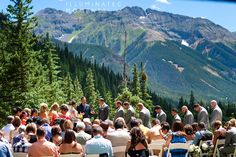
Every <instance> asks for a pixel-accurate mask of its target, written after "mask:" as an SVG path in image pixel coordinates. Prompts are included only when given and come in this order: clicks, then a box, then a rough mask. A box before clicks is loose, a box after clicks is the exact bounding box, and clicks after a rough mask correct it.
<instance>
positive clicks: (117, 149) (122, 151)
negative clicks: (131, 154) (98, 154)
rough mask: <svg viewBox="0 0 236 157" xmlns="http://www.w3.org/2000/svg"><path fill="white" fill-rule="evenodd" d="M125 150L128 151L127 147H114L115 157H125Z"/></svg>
mask: <svg viewBox="0 0 236 157" xmlns="http://www.w3.org/2000/svg"><path fill="white" fill-rule="evenodd" d="M125 149H126V146H115V147H112V150H113V154H114V157H116V156H121V155H122V156H125Z"/></svg>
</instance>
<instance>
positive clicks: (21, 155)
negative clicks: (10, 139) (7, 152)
mask: <svg viewBox="0 0 236 157" xmlns="http://www.w3.org/2000/svg"><path fill="white" fill-rule="evenodd" d="M13 156H14V157H28V154H27V153H20V152H14V153H13Z"/></svg>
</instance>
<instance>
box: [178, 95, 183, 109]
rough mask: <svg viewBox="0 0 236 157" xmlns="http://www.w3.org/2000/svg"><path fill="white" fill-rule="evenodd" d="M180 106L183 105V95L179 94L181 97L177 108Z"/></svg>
mask: <svg viewBox="0 0 236 157" xmlns="http://www.w3.org/2000/svg"><path fill="white" fill-rule="evenodd" d="M182 106H184V98H183V96H181V97H180V98H179V105H178V108H181V107H182Z"/></svg>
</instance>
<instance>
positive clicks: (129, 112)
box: [123, 102, 135, 129]
mask: <svg viewBox="0 0 236 157" xmlns="http://www.w3.org/2000/svg"><path fill="white" fill-rule="evenodd" d="M123 107H124V108H125V109H126V110H127V112H126V114H125V123H126V125H127V126H128V128H129V129H131V126H130V122H131V120H132V118H133V117H134V115H135V110H134V108H133V107H132V106H131V105H130V104H129V102H124V104H123Z"/></svg>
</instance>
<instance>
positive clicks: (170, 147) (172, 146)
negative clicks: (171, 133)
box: [167, 143, 190, 157]
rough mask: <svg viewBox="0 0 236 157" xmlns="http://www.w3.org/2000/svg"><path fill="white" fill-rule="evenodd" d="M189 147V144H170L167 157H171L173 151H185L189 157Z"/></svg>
mask: <svg viewBox="0 0 236 157" xmlns="http://www.w3.org/2000/svg"><path fill="white" fill-rule="evenodd" d="M189 146H190V144H189V143H170V144H169V147H168V151H167V157H171V153H170V150H172V149H185V150H186V151H187V152H186V154H185V157H188V152H189Z"/></svg>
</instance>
